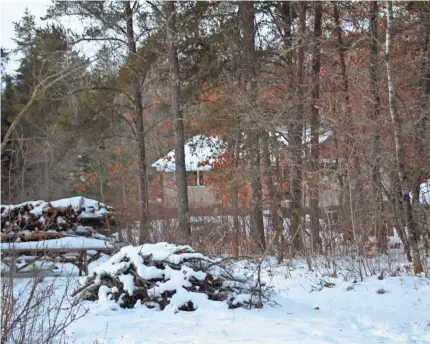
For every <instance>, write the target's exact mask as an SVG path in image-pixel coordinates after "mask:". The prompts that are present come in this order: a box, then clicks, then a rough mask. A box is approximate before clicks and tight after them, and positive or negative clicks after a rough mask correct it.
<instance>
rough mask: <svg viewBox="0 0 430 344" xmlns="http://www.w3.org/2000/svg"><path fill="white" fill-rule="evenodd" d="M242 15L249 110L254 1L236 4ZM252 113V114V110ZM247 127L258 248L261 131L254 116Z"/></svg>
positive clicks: (253, 83)
mask: <svg viewBox="0 0 430 344" xmlns="http://www.w3.org/2000/svg"><path fill="white" fill-rule="evenodd" d="M239 6H240V13H241V17H242V33H243V48H242V53H243V65H244V66H243V69H244V81H245V82H244V88H245V90H244V91H245V92H246V94H247V96H248V99H249V104H251V107H250V111H251V112H252V111H253V110H254V109H253V108H254V106H252V104H255V101H256V98H257V75H256V71H255V46H254V38H255V27H254V3H253V2H252V1H243V2H241V3H240V4H239ZM251 116H252V114H251ZM249 122H250V126H251V128H250V130H249V133H248V135H247V136H248V139H247V142H248V145H249V152H250V159H249V166H250V179H251V183H250V189H251V190H250V191H251V192H250V211H251V214H250V218H251V234H252V237H253V239H254V240H255V241H256V242H255V243H256V245H257V247H258V249H259V251H260V252H264V251H265V250H266V240H265V235H264V223H263V204H262V195H261V194H262V193H261V167H260V134H259V130H258V128H257V126H258V125H257V121H256V120H255V118H251V119H250V121H249Z"/></svg>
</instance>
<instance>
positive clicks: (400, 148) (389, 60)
mask: <svg viewBox="0 0 430 344" xmlns="http://www.w3.org/2000/svg"><path fill="white" fill-rule="evenodd" d="M393 24H394V15H393V3H392V1H387V34H386V51H385V53H386V56H385V59H386V66H387V81H388V103H389V109H390V115H391V122H392V125H393V131H394V142H395V150H396V164H397V173H398V175H399V179H400V187H401V191H402V198H403V215H404V218H405V223H406V227H407V230H408V234H409V241H410V244H411V251H412V260H413V263H414V272H415V273H416V274H419V273H421V272H422V271H423V267H422V263H421V257H420V251H419V248H418V241H419V233H418V228H417V227H416V224H415V221H414V216H413V212H412V205H411V199H410V196H409V185H408V183H409V179H408V173H407V170H406V162H405V153H404V143H403V133H402V125H401V122H400V116H399V115H398V113H397V107H396V86H395V80H394V70H393Z"/></svg>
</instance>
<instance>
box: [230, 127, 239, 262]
mask: <svg viewBox="0 0 430 344" xmlns="http://www.w3.org/2000/svg"><path fill="white" fill-rule="evenodd" d="M237 125H239V124H237ZM234 135H235V137H234V142H233V147H232V150H233V151H232V157H233V159H232V161H233V190H232V192H233V196H232V201H231V202H232V208H233V230H234V254H235V256H236V257H238V256H239V254H240V223H239V176H238V173H239V172H238V169H237V167H238V166H239V154H240V129H239V126H238V128H237V129H236V130H235V132H234Z"/></svg>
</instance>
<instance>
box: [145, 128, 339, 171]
mask: <svg viewBox="0 0 430 344" xmlns="http://www.w3.org/2000/svg"><path fill="white" fill-rule="evenodd" d="M273 134H274V135H275V136H276V137H277V138H278V140H279V142H280V143H283V144H285V145H288V141H287V135H288V133H287V131H286V130H281V129H279V128H277V130H276V131H275V132H274V133H270V132H269V135H273ZM331 134H332V133H331V131H329V130H323V129H321V130H320V137H319V142H320V143H323V142H324V141H326V140H327V138H329V137H330V136H331ZM309 140H310V131H309V130H307V131H304V140H303V141H304V142H308V141H309ZM184 148H185V169H186V170H187V171H197V170H198V171H210V170H211V169H212V163H213V162H215V161H216V160H217V158H218V157H219V156H220V155H222V154H224V153H225V152H226V149H227V143H226V142H225V141H224V140H223V139H222V138H221V137H219V136H205V135H196V136H194V137H192V138H190V139H189V140H188V141H187V142H186V143H185V146H184ZM152 167H155V168H156V169H157V171H158V172H175V170H176V167H175V150H172V151H170V152H169V153H168V154H167V155H165V156H164V157H163V158H161V159H158V160H157V161H156V162H154V163H153V164H152Z"/></svg>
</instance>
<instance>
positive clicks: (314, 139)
mask: <svg viewBox="0 0 430 344" xmlns="http://www.w3.org/2000/svg"><path fill="white" fill-rule="evenodd" d="M321 22H322V2H315V20H314V44H313V52H312V102H311V121H310V125H311V138H310V146H311V147H310V148H311V173H312V174H311V181H310V183H309V190H310V208H311V213H310V220H311V239H312V250H313V251H314V252H315V253H316V252H319V251H320V249H321V238H320V228H319V227H320V225H319V211H318V208H319V162H320V154H319V130H320V115H319V98H320V71H321V34H322V30H321Z"/></svg>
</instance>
